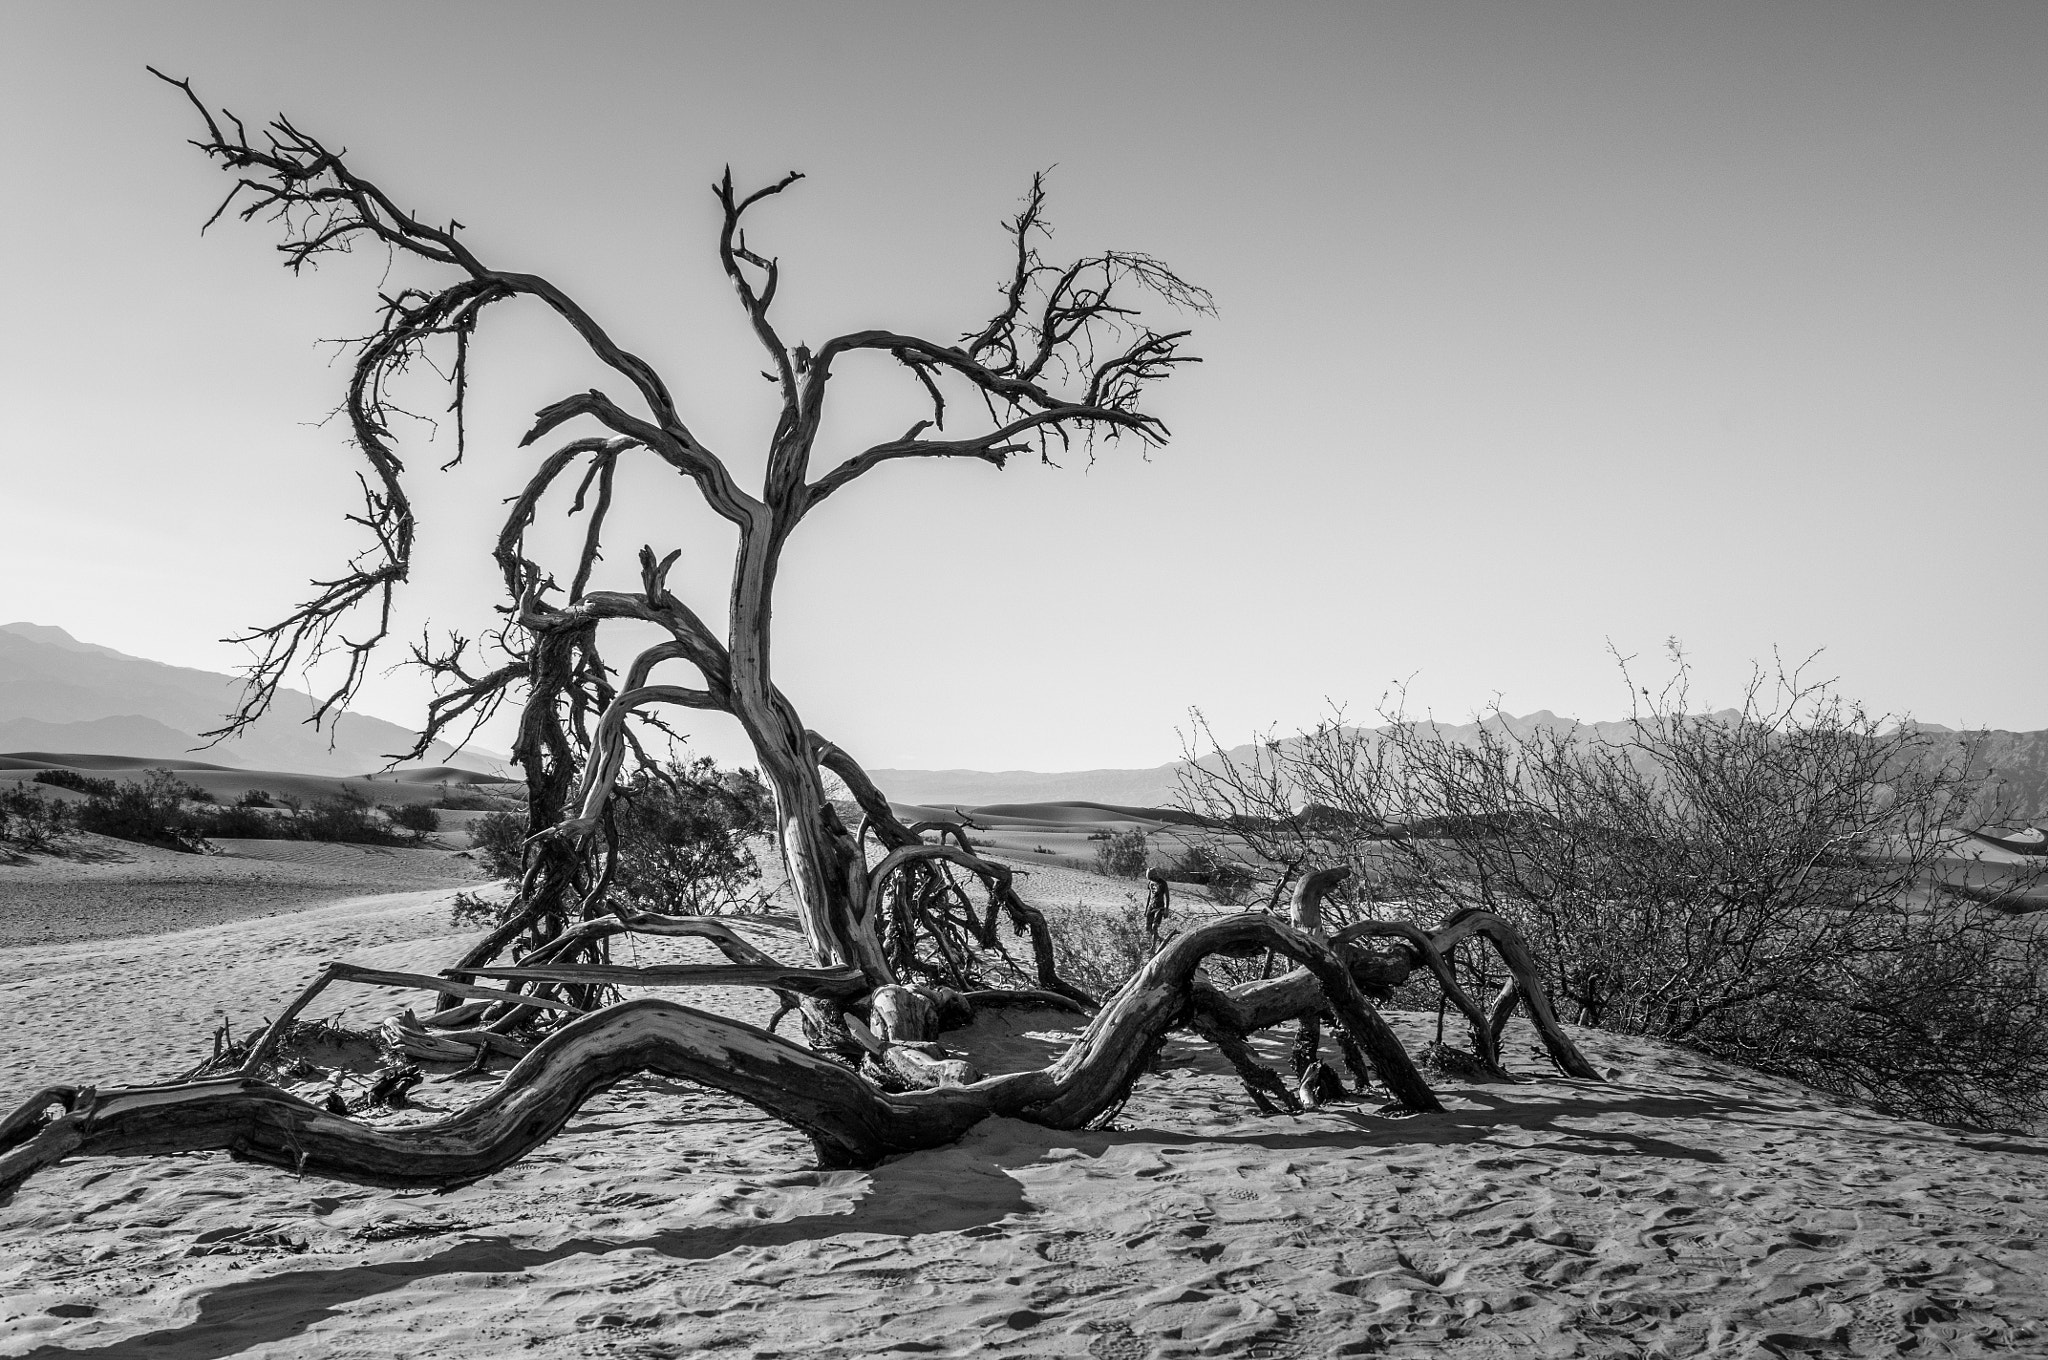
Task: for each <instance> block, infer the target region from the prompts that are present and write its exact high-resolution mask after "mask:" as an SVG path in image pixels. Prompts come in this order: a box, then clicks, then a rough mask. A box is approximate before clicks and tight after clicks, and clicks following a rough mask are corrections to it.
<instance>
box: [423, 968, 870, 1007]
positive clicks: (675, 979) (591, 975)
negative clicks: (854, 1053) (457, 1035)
mask: <svg viewBox="0 0 2048 1360" xmlns="http://www.w3.org/2000/svg"><path fill="white" fill-rule="evenodd" d="M449 971H450V972H451V973H459V974H461V975H464V976H468V977H484V978H497V979H499V980H500V981H503V982H572V983H583V984H594V985H597V986H604V987H763V988H766V989H768V990H769V991H776V992H795V993H796V994H797V995H799V996H805V997H819V998H823V999H825V1000H829V1001H836V1002H839V1003H840V1004H841V1005H844V1004H845V1003H847V1002H849V1001H852V1000H854V999H855V998H857V997H861V996H865V995H867V994H868V992H869V991H870V988H869V987H868V984H867V980H866V979H865V978H863V977H862V976H861V975H860V971H859V970H858V969H854V968H796V967H792V966H789V965H786V964H780V963H777V964H772V965H762V964H749V963H724V964H719V963H674V964H643V965H634V964H624V963H555V964H548V965H546V966H544V967H540V968H525V967H514V968H451V969H450V970H449Z"/></svg>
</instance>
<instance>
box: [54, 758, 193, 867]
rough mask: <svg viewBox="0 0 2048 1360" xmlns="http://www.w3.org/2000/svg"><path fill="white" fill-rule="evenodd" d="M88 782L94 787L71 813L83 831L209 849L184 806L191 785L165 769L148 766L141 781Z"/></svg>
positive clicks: (165, 845)
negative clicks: (154, 768)
mask: <svg viewBox="0 0 2048 1360" xmlns="http://www.w3.org/2000/svg"><path fill="white" fill-rule="evenodd" d="M45 773H50V774H57V773H65V772H64V771H54V770H53V771H45ZM43 782H44V783H53V782H56V781H52V780H44V781H43ZM88 782H89V783H90V784H92V785H94V786H96V787H95V788H94V789H93V790H92V791H91V792H88V793H87V794H86V798H85V801H84V802H82V803H80V804H79V805H78V807H77V809H76V810H75V812H74V813H73V817H74V818H75V820H76V822H77V824H78V828H79V829H80V830H81V831H90V832H93V833H95V834H97V835H101V836H112V837H114V838H116V839H118V840H124V841H135V842H138V843H140V844H143V845H155V846H160V847H162V848H163V849H166V850H178V851H183V852H184V853H186V854H201V853H204V852H205V850H206V849H207V845H206V838H205V830H204V827H203V826H202V824H201V823H200V821H199V819H198V818H196V817H195V816H194V815H193V814H192V813H190V812H188V811H186V809H185V803H186V801H187V800H188V798H189V796H190V793H191V786H190V785H188V784H186V783H185V782H184V781H183V780H180V779H179V778H178V777H177V776H176V775H175V774H173V773H171V772H170V771H169V770H151V771H150V772H149V773H148V774H147V775H146V776H145V777H144V778H143V779H142V781H141V782H140V783H126V782H124V783H116V782H115V781H113V780H110V779H106V780H90V781H88ZM59 787H63V788H76V787H78V786H77V785H75V784H60V785H59Z"/></svg>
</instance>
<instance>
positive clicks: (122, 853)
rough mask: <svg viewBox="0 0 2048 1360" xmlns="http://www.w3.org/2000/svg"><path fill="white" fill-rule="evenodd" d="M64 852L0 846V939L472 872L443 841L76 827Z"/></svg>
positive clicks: (199, 919)
mask: <svg viewBox="0 0 2048 1360" xmlns="http://www.w3.org/2000/svg"><path fill="white" fill-rule="evenodd" d="M64 843H65V848H66V855H65V856H63V857H59V856H53V855H42V854H37V855H10V856H6V857H4V858H0V948H4V947H6V946H11V945H38V944H51V943H58V942H72V941H78V940H108V939H118V938H122V937H125V936H135V935H156V934H162V933H164V932H167V931H179V930H187V929H192V928H196V927H202V926H210V925H216V924H219V923H222V922H229V921H241V920H248V919H251V918H256V917H265V916H277V915H280V914H283V913H289V912H294V911H298V910H301V909H303V908H305V907H308V906H311V905H315V904H318V903H326V902H333V901H336V900H337V899H339V898H343V897H355V896H367V895H371V894H377V893H390V892H403V891H409V890H417V889H423V888H430V887H447V886H452V885H456V884H472V883H477V882H480V881H481V879H482V874H481V872H480V871H479V870H478V869H477V867H476V862H475V861H474V860H472V859H470V858H468V857H467V856H466V855H462V854H458V853H455V852H452V851H449V850H443V849H434V850H416V849H411V848H409V847H385V846H374V845H328V844H322V843H319V842H315V841H252V840H218V841H215V842H214V845H215V846H216V847H217V848H218V849H219V850H220V851H221V853H220V854H215V855H183V854H179V853H177V852H175V851H172V850H159V849H157V848H156V847H154V846H149V845H138V844H136V843H134V842H132V841H117V840H112V839H109V838H108V837H105V836H94V835H87V834H82V833H80V834H73V835H70V836H67V837H66V838H65V842H64Z"/></svg>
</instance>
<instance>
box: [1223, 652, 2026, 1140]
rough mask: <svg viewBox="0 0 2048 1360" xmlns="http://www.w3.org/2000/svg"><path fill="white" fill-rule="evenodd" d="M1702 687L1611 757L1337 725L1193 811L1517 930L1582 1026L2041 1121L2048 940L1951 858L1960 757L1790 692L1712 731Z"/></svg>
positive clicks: (1265, 753)
mask: <svg viewBox="0 0 2048 1360" xmlns="http://www.w3.org/2000/svg"><path fill="white" fill-rule="evenodd" d="M1684 679H1685V671H1684V668H1683V665H1682V660H1681V665H1680V669H1679V673H1678V678H1677V679H1676V680H1674V682H1673V684H1672V685H1671V686H1669V687H1667V688H1666V690H1665V691H1664V694H1663V696H1662V697H1661V698H1656V699H1651V700H1649V701H1648V703H1647V704H1645V705H1644V706H1642V707H1640V708H1639V709H1638V710H1637V712H1636V713H1635V715H1634V717H1633V718H1632V720H1631V721H1630V722H1629V723H1628V724H1627V727H1626V731H1625V733H1624V734H1623V735H1622V736H1620V737H1618V738H1609V739H1601V738H1598V737H1594V736H1591V735H1588V734H1584V733H1579V732H1576V731H1559V730H1552V729H1538V730H1535V731H1524V732H1521V733H1520V734H1517V732H1516V731H1515V730H1514V729H1513V728H1511V727H1510V726H1509V725H1507V724H1505V723H1500V724H1493V725H1481V726H1480V728H1479V729H1478V732H1477V735H1476V736H1474V737H1472V738H1470V739H1466V740H1457V739H1453V738H1451V737H1448V736H1446V735H1444V734H1443V733H1441V732H1440V731H1438V730H1437V729H1436V728H1435V727H1434V725H1432V724H1425V723H1410V722H1406V721H1403V720H1399V719H1398V715H1396V719H1395V720H1394V721H1392V722H1390V723H1389V724H1388V725H1387V726H1385V727H1382V728H1380V729H1378V730H1377V731H1371V732H1362V731H1359V730H1358V729H1354V728H1346V727H1344V726H1342V724H1341V723H1329V724H1325V725H1324V726H1322V727H1319V728H1317V729H1316V730H1314V731H1312V732H1306V733H1303V734H1302V735H1301V738H1300V739H1299V740H1298V741H1296V742H1293V743H1288V744H1280V743H1271V744H1268V745H1265V746H1262V747H1254V748H1253V749H1254V755H1253V756H1252V757H1251V759H1250V760H1249V761H1243V762H1236V763H1233V762H1232V761H1231V760H1230V759H1229V758H1228V757H1224V758H1222V759H1221V760H1220V761H1218V760H1215V759H1212V760H1211V762H1210V763H1209V765H1208V766H1206V767H1205V768H1204V769H1202V770H1200V771H1198V772H1197V773H1196V775H1195V776H1194V777H1193V780H1192V781H1191V782H1192V788H1191V790H1190V791H1191V792H1192V794H1193V795H1194V796H1193V797H1191V798H1190V799H1189V800H1188V803H1189V804H1190V805H1192V807H1193V808H1194V810H1197V811H1202V812H1205V813H1207V814H1209V815H1211V816H1215V815H1219V814H1221V815H1227V816H1232V817H1235V818H1237V819H1238V820H1236V821H1235V822H1234V823H1233V825H1234V826H1235V827H1236V828H1237V829H1238V830H1239V831H1240V832H1241V833H1242V834H1244V835H1245V836H1246V838H1247V839H1248V840H1250V841H1251V842H1252V843H1253V844H1254V846H1255V848H1257V849H1259V851H1260V853H1261V854H1263V855H1264V856H1266V857H1267V858H1268V859H1269V860H1270V861H1271V862H1273V863H1276V864H1280V863H1290V864H1293V863H1308V864H1318V863H1320V864H1331V863H1349V864H1350V865H1351V866H1352V868H1353V870H1354V874H1353V878H1352V884H1353V885H1354V891H1355V896H1354V898H1353V900H1352V906H1353V909H1354V910H1360V909H1370V910H1372V911H1373V912H1375V913H1376V914H1382V915H1385V914H1393V913H1396V912H1401V913H1406V914H1410V915H1413V916H1416V917H1418V918H1421V919H1424V920H1425V921H1427V920H1433V919H1441V918H1442V917H1444V916H1446V915H1448V914H1449V913H1450V912H1452V911H1455V910H1459V909H1461V908H1465V907H1481V908H1486V909H1490V910H1492V911H1495V912H1498V913H1499V914H1501V915H1502V916H1504V917H1506V918H1507V919H1508V920H1510V921H1511V922H1513V923H1514V924H1515V925H1516V926H1517V927H1518V928H1519V929H1520V930H1521V931H1522V933H1523V934H1524V936H1525V937H1526V938H1527V939H1528V941H1529V943H1530V944H1531V946H1532V947H1533V948H1534V949H1535V950H1536V952H1537V954H1538V957H1539V962H1540V964H1541V966H1542V969H1543V972H1544V974H1545V977H1546V981H1547V983H1548V986H1549V989H1550V990H1551V992H1552V994H1553V996H1554V998H1556V999H1557V1000H1558V1001H1560V1002H1561V1003H1562V1004H1561V1009H1562V1010H1563V1012H1564V1015H1565V1018H1567V1019H1575V1020H1577V1021H1578V1022H1579V1023H1581V1024H1588V1025H1596V1026H1600V1027H1602V1028H1606V1029H1612V1030H1618V1031H1623V1032H1626V1033H1631V1034H1644V1035H1650V1036H1654V1037H1658V1038H1662V1039H1667V1040H1672V1041H1675V1042H1679V1043H1683V1044H1686V1045H1688V1046H1690V1047H1693V1048H1696V1049H1698V1050H1700V1051H1702V1052H1706V1053H1709V1054H1712V1055H1714V1056H1717V1057H1722V1058H1726V1059H1728V1060H1731V1061H1734V1062H1739V1063H1744V1064H1747V1065H1749V1066H1751V1067H1755V1068H1757V1069H1760V1070H1762V1071H1766V1072H1773V1073H1778V1074H1780V1075H1784V1076H1789V1077H1794V1078H1796V1079H1799V1080H1801V1081H1805V1082H1808V1083H1810V1084H1812V1085H1815V1086H1818V1087H1821V1088H1823V1089H1826V1090H1830V1091H1834V1092H1837V1093H1839V1094H1843V1095H1847V1096H1851V1097H1854V1098H1857V1099H1861V1100H1865V1101H1867V1102H1869V1103H1871V1104H1873V1105H1876V1106H1877V1107H1879V1108H1881V1109H1885V1110H1890V1111H1895V1112H1899V1113H1904V1114H1910V1115H1915V1116H1918V1117H1921V1118H1928V1119H1934V1120H1940V1121H1947V1122H1962V1123H1973V1124H1999V1123H2014V1122H2024V1121H2026V1120H2028V1119H2031V1118H2035V1117H2038V1116H2040V1115H2041V1114H2042V1113H2044V1112H2048V932H2044V930H2043V929H2042V928H2040V926H2039V924H2038V923H2039V922H2040V921H2041V919H2042V918H2038V917H2026V916H2020V915H2009V914H2007V913H2005V912H2003V911H2000V910H1999V909H1998V907H1997V904H1996V903H1995V902H1992V903H1986V902H1983V901H1978V900H1973V899H1972V894H1971V890H1969V888H1968V885H1967V884H1963V883H1960V882H1956V881H1953V880H1952V879H1951V878H1950V877H1949V875H1948V871H1947V869H1946V868H1945V865H1944V855H1945V853H1946V847H1947V845H1948V843H1949V840H1950V837H1951V836H1952V835H1953V834H1954V833H1953V831H1952V830H1951V828H1950V827H1949V825H1948V821H1949V819H1950V818H1952V817H1955V816H1958V815H1960V814H1961V812H1962V810H1963V809H1966V808H1969V807H1972V806H1974V805H1975V803H1976V801H1977V798H1976V795H1977V792H1978V790H1977V789H1976V788H1975V787H1974V785H1973V783H1972V781H1971V780H1970V779H1968V778H1966V771H1967V768H1968V766H1967V751H1961V752H1958V750H1957V748H1956V746H1955V742H1954V738H1953V737H1952V736H1946V735H1945V734H1944V736H1943V737H1939V738H1938V737H1937V736H1936V735H1935V734H1929V733H1926V732H1924V731H1922V730H1920V729H1917V728H1914V727H1911V726H1909V725H1903V724H1900V725H1893V724H1888V723H1885V722H1882V721H1880V720H1879V719H1876V718H1873V717H1871V716H1869V715H1867V714H1866V713H1864V711H1863V710H1862V709H1860V708H1859V707H1857V706H1856V705H1854V704H1853V703H1849V702H1847V701H1845V700H1843V699H1841V698H1840V697H1839V696H1838V695H1836V694H1835V693H1834V692H1833V690H1832V689H1831V688H1830V687H1828V686H1826V685H1811V684H1804V683H1801V682H1800V681H1799V679H1798V677H1797V675H1796V674H1794V675H1791V676H1785V675H1780V676H1778V677H1777V684H1776V686H1775V687H1767V686H1766V683H1765V677H1763V676H1761V675H1759V676H1758V677H1757V679H1756V680H1755V681H1754V682H1753V683H1752V685H1751V687H1750V689H1749V691H1748V692H1747V694H1746V695H1745V699H1744V703H1743V707H1742V708H1741V709H1740V710H1739V711H1737V710H1729V711H1725V712H1722V713H1719V714H1711V715H1703V714H1696V713H1687V712H1686V703H1685V697H1686V696H1685V688H1684ZM1644 693H1646V691H1644ZM1304 805H1314V806H1316V807H1318V808H1319V809H1324V810H1335V811H1337V812H1341V813H1342V814H1344V815H1342V816H1319V817H1317V818H1315V819H1313V820H1311V819H1308V818H1305V817H1302V816H1300V815H1299V814H1298V813H1296V812H1294V811H1293V809H1294V808H1298V807H1302V806H1304ZM1975 895H1976V896H1979V897H1981V896H1983V895H1984V894H1983V893H1982V892H1981V890H1977V891H1976V894H1975ZM1466 953H1467V957H1468V964H1469V963H1476V962H1478V960H1477V959H1476V958H1474V957H1472V954H1473V951H1469V950H1468V951H1466ZM1495 980H1497V975H1496V977H1495V978H1491V979H1489V978H1488V977H1487V976H1486V975H1485V974H1484V972H1483V970H1482V973H1481V976H1480V977H1479V978H1478V979H1476V981H1477V982H1478V983H1479V984H1480V985H1481V986H1482V987H1483V986H1485V985H1486V984H1487V983H1488V982H1489V981H1495Z"/></svg>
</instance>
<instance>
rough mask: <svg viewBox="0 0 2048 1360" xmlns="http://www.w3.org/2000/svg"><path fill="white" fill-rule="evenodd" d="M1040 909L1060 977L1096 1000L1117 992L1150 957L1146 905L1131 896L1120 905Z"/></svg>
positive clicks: (1081, 904)
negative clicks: (1056, 959)
mask: <svg viewBox="0 0 2048 1360" xmlns="http://www.w3.org/2000/svg"><path fill="white" fill-rule="evenodd" d="M1041 910H1042V911H1043V912H1044V913H1045V924H1046V929H1047V930H1049V931H1050V932H1051V933H1052V938H1053V945H1054V947H1055V952H1056V954H1057V956H1058V959H1059V966H1060V973H1061V975H1062V976H1063V977H1065V978H1067V979H1068V980H1069V981H1071V982H1073V983H1074V984H1075V985H1076V986H1078V987H1080V988H1081V989H1082V990H1083V991H1087V992H1092V993H1093V994H1094V995H1096V996H1097V997H1102V998H1106V997H1108V996H1109V995H1110V994H1111V993H1113V992H1115V991H1116V989H1117V988H1119V987H1121V986H1123V985H1124V983H1125V982H1127V981H1129V980H1130V977H1131V974H1133V973H1135V972H1137V971H1138V969H1140V968H1142V967H1143V966H1144V964H1145V960H1146V959H1148V958H1150V957H1151V956H1152V949H1151V941H1150V940H1148V939H1147V938H1146V935H1145V906H1144V903H1142V902H1140V901H1139V900H1138V899H1137V898H1136V897H1127V898H1126V899H1125V900H1124V902H1123V904H1122V905H1121V906H1117V907H1091V906H1089V905H1087V904H1086V903H1084V902H1076V903H1074V904H1073V905H1072V906H1060V905H1057V904H1054V905H1049V906H1045V907H1043V908H1041Z"/></svg>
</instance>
